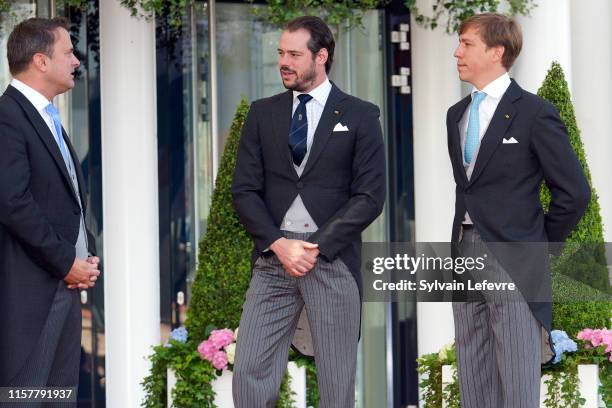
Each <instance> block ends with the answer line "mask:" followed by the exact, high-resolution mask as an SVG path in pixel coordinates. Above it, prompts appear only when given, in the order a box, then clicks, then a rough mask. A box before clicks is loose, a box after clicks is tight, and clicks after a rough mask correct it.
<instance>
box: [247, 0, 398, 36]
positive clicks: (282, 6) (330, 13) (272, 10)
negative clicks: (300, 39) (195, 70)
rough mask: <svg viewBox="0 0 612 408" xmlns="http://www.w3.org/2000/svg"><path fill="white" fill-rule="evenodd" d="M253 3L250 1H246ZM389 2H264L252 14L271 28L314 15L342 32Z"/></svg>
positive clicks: (293, 0) (328, 0)
mask: <svg viewBox="0 0 612 408" xmlns="http://www.w3.org/2000/svg"><path fill="white" fill-rule="evenodd" d="M246 1H247V2H248V3H251V4H252V3H253V2H254V0H246ZM389 1H390V0H346V1H341V2H339V1H336V0H266V6H265V7H261V8H253V13H254V14H255V15H256V16H258V17H260V18H261V19H262V20H264V21H265V22H267V23H268V24H271V25H272V26H275V27H282V26H283V25H284V24H285V23H286V22H288V21H289V20H291V19H293V18H295V17H299V16H304V15H315V16H319V17H321V18H322V19H324V20H325V21H326V22H327V24H329V25H330V26H334V27H340V26H343V27H345V28H346V29H351V28H354V27H362V26H363V25H362V20H363V14H364V13H365V12H367V11H368V10H375V9H377V8H381V7H384V6H385V5H386V4H387V3H388V2H389Z"/></svg>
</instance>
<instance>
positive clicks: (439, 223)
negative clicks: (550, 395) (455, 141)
mask: <svg viewBox="0 0 612 408" xmlns="http://www.w3.org/2000/svg"><path fill="white" fill-rule="evenodd" d="M422 3H423V5H420V9H421V10H424V11H429V10H431V5H430V4H431V3H430V2H428V1H423V2H422ZM411 36H412V61H413V65H412V73H413V78H412V86H413V106H414V108H413V116H414V197H415V224H416V225H415V227H416V241H417V242H449V241H450V236H451V229H452V221H453V215H454V204H455V182H454V179H453V175H452V169H451V164H450V159H449V156H448V147H447V137H446V111H447V109H448V108H449V107H450V106H451V105H453V104H455V103H456V102H458V101H459V100H460V99H461V83H460V81H459V79H458V75H457V69H456V62H455V58H454V57H453V52H454V50H455V47H456V46H457V44H458V40H457V36H451V35H448V34H446V33H445V32H444V30H443V29H440V28H439V29H436V30H434V31H432V30H430V29H424V28H421V27H419V26H418V25H417V24H416V23H415V22H414V19H413V22H412V34H411ZM417 327H418V333H419V335H418V351H419V354H420V355H422V354H426V353H431V352H434V351H438V350H439V349H440V348H441V347H442V346H443V345H444V344H446V343H448V342H449V341H451V340H452V339H453V337H454V332H453V319H452V311H451V307H450V304H449V303H418V304H417Z"/></svg>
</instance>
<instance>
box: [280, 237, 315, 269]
mask: <svg viewBox="0 0 612 408" xmlns="http://www.w3.org/2000/svg"><path fill="white" fill-rule="evenodd" d="M270 249H271V250H272V251H273V252H274V253H275V254H276V256H277V257H278V260H279V261H280V262H281V264H283V268H284V269H285V271H287V273H288V274H289V275H290V276H293V277H296V278H297V277H301V276H304V275H306V274H307V273H308V272H309V271H310V270H311V269H312V268H313V267H314V266H315V264H316V263H317V257H318V256H319V245H318V244H313V243H311V242H306V241H302V240H299V239H287V238H279V239H277V240H276V241H274V243H272V245H270Z"/></svg>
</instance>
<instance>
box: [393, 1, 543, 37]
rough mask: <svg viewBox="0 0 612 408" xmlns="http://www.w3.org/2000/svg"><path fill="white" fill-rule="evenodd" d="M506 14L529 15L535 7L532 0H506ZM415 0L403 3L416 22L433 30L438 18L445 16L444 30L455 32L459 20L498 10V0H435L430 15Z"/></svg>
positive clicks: (459, 23) (459, 22) (436, 25)
mask: <svg viewBox="0 0 612 408" xmlns="http://www.w3.org/2000/svg"><path fill="white" fill-rule="evenodd" d="M506 2H507V3H508V13H507V14H508V15H509V16H515V15H517V14H521V15H529V12H530V11H531V10H532V9H533V8H534V7H535V2H534V0H507V1H506ZM416 3H417V0H405V1H404V5H405V6H406V7H407V8H408V9H409V10H410V12H411V13H412V14H413V15H414V16H415V21H416V22H417V24H419V25H421V26H423V27H426V28H431V29H432V30H434V29H435V28H436V27H438V26H439V25H440V20H441V19H442V18H443V17H444V16H446V18H447V20H446V32H447V33H449V34H451V33H455V32H457V30H458V29H459V25H461V22H462V21H463V20H465V19H467V18H468V17H471V16H473V15H474V14H479V13H486V12H490V13H494V12H497V11H498V8H499V3H500V0H454V1H448V0H436V2H435V3H434V4H433V5H432V6H431V8H432V10H431V11H432V15H430V16H428V15H425V14H421V12H420V11H419V9H418V7H417V4H416Z"/></svg>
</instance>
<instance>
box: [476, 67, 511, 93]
mask: <svg viewBox="0 0 612 408" xmlns="http://www.w3.org/2000/svg"><path fill="white" fill-rule="evenodd" d="M511 82H512V81H511V80H510V75H508V73H507V72H504V73H503V74H502V75H501V76H499V77H498V78H497V79H495V80H494V81H492V82H489V84H488V85H487V86H485V87H484V88H482V92H484V93H485V94H487V96H490V97H492V98H495V99H500V98H501V97H502V96H503V95H504V93H505V92H506V90H507V89H508V87H509V86H510V83H511ZM474 92H478V89H477V88H476V87H473V88H472V95H474Z"/></svg>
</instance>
